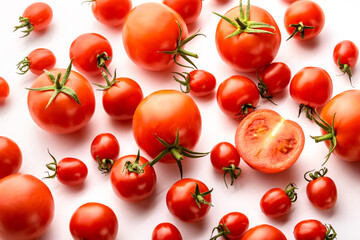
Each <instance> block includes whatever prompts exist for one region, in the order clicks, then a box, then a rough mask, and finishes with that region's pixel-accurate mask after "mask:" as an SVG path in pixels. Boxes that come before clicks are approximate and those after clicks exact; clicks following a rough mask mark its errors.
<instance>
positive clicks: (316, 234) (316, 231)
mask: <svg viewBox="0 0 360 240" xmlns="http://www.w3.org/2000/svg"><path fill="white" fill-rule="evenodd" d="M293 233H294V237H295V240H332V239H336V235H337V234H336V232H335V230H334V228H333V227H332V226H331V225H324V224H322V223H321V222H320V221H318V220H315V219H308V220H303V221H301V222H299V223H298V224H296V226H295V228H294V232H293Z"/></svg>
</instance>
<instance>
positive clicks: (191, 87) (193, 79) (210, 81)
mask: <svg viewBox="0 0 360 240" xmlns="http://www.w3.org/2000/svg"><path fill="white" fill-rule="evenodd" d="M175 73H176V74H178V75H179V76H181V77H182V78H183V80H180V79H178V78H177V77H176V76H173V77H174V79H175V81H177V82H179V83H180V89H181V91H182V92H184V93H189V92H190V93H191V94H192V95H193V96H196V97H204V96H207V95H209V94H210V93H212V92H213V91H214V89H215V87H216V79H215V77H214V75H212V74H211V73H209V72H207V71H205V70H198V69H196V70H193V71H191V72H190V73H187V72H183V73H177V72H175ZM182 86H185V87H186V88H185V90H184V89H183V88H182Z"/></svg>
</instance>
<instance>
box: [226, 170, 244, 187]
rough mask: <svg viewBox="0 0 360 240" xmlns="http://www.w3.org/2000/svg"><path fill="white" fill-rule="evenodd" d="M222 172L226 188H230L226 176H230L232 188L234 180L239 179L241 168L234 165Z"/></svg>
mask: <svg viewBox="0 0 360 240" xmlns="http://www.w3.org/2000/svg"><path fill="white" fill-rule="evenodd" d="M222 170H223V171H224V182H225V186H226V187H227V188H228V185H227V183H226V178H225V177H226V175H227V174H229V176H230V179H231V182H230V185H231V186H232V185H233V184H234V180H235V179H237V178H238V177H239V176H240V174H241V168H240V167H236V166H235V165H234V164H230V166H228V167H223V168H222Z"/></svg>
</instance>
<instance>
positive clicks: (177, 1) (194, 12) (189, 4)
mask: <svg viewBox="0 0 360 240" xmlns="http://www.w3.org/2000/svg"><path fill="white" fill-rule="evenodd" d="M162 3H163V4H165V5H167V6H169V7H171V8H172V9H174V10H175V11H176V12H177V13H179V14H180V16H181V17H182V18H183V19H184V21H185V22H186V24H190V23H193V22H195V21H196V19H198V17H199V15H200V13H201V9H202V0H163V1H162Z"/></svg>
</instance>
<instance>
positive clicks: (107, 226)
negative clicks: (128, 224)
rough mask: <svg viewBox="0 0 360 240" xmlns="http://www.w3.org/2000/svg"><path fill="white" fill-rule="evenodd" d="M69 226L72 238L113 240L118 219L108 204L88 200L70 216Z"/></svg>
mask: <svg viewBox="0 0 360 240" xmlns="http://www.w3.org/2000/svg"><path fill="white" fill-rule="evenodd" d="M69 228H70V233H71V236H72V237H73V239H74V240H82V239H87V240H115V239H116V236H117V233H118V220H117V217H116V215H115V213H114V211H113V210H112V209H111V208H109V207H108V206H106V205H104V204H101V203H96V202H89V203H85V204H83V205H81V206H80V207H79V208H78V209H76V211H75V212H74V213H73V215H72V216H71V219H70V224H69Z"/></svg>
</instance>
